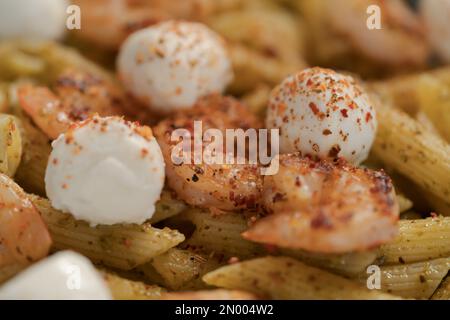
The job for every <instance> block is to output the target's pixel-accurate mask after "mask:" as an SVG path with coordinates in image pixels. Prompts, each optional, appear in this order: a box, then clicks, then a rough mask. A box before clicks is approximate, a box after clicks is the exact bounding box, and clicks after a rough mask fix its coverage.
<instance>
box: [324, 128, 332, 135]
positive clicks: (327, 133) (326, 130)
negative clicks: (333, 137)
mask: <svg viewBox="0 0 450 320" xmlns="http://www.w3.org/2000/svg"><path fill="white" fill-rule="evenodd" d="M322 133H323V135H324V136H329V135H330V134H332V133H333V132H331V130H329V129H325V130H323V132H322Z"/></svg>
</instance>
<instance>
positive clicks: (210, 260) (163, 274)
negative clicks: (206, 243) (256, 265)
mask: <svg viewBox="0 0 450 320" xmlns="http://www.w3.org/2000/svg"><path fill="white" fill-rule="evenodd" d="M223 264H224V263H221V262H220V260H219V259H217V258H216V257H213V256H206V255H199V254H196V253H193V252H190V251H189V250H181V249H177V248H173V249H170V250H168V251H167V252H166V253H164V254H162V255H159V256H156V257H154V258H153V259H152V261H151V262H149V263H147V264H145V265H142V266H140V267H138V270H140V271H142V272H143V273H144V275H149V280H150V281H151V280H153V281H155V280H156V281H158V277H156V278H155V277H154V275H153V272H154V271H156V272H157V273H158V275H159V276H160V279H162V282H161V283H159V282H158V283H159V284H161V285H163V286H164V287H167V288H169V289H171V290H188V289H189V290H190V289H204V288H206V285H205V283H204V282H203V281H202V280H201V278H202V276H203V275H204V274H206V273H207V272H209V271H211V270H214V269H217V268H219V267H220V266H222V265H223ZM153 269H154V271H153Z"/></svg>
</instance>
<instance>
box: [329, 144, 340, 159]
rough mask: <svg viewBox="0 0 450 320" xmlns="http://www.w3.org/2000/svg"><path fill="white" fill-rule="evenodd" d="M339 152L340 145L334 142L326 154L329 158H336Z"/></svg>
mask: <svg viewBox="0 0 450 320" xmlns="http://www.w3.org/2000/svg"><path fill="white" fill-rule="evenodd" d="M339 152H341V147H340V146H339V145H338V144H336V145H334V146H332V147H331V149H330V151H329V152H328V156H329V157H331V158H336V157H337V156H338V154H339Z"/></svg>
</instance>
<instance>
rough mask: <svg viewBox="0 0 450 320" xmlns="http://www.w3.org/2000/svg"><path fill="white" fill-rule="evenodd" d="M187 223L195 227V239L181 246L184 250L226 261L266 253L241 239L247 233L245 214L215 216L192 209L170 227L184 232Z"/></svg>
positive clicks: (192, 236)
mask: <svg viewBox="0 0 450 320" xmlns="http://www.w3.org/2000/svg"><path fill="white" fill-rule="evenodd" d="M187 223H190V224H193V226H194V227H195V228H194V231H193V233H192V235H190V236H189V237H188V239H187V240H186V241H185V242H183V243H182V244H181V247H182V248H185V249H191V250H193V251H196V252H201V253H202V252H206V253H215V254H218V255H223V256H224V257H225V258H229V257H239V258H248V257H255V256H257V255H261V254H262V253H263V252H264V249H263V248H262V247H261V246H259V245H258V244H256V243H253V242H250V241H247V240H244V239H243V238H242V237H241V233H242V232H243V231H245V230H246V229H247V222H246V219H245V217H244V216H243V215H242V214H238V213H229V214H223V215H212V214H211V213H210V212H209V211H207V210H201V209H196V208H192V209H189V210H186V211H185V212H183V214H181V215H178V216H176V217H174V218H173V219H169V224H168V225H169V226H173V227H174V228H181V229H182V228H183V225H185V224H187Z"/></svg>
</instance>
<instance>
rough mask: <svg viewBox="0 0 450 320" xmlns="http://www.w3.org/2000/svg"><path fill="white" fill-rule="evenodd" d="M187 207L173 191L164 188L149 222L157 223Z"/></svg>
mask: <svg viewBox="0 0 450 320" xmlns="http://www.w3.org/2000/svg"><path fill="white" fill-rule="evenodd" d="M186 208H187V205H186V204H185V203H184V202H183V201H181V200H178V199H176V198H174V196H173V193H172V192H171V191H168V190H163V191H162V193H161V198H160V199H159V201H158V202H156V209H155V213H154V214H153V217H152V218H151V219H150V220H149V221H148V223H151V224H155V223H158V222H160V221H162V220H165V219H167V218H170V217H173V216H176V215H177V214H179V213H181V212H182V211H183V210H185V209H186Z"/></svg>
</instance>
